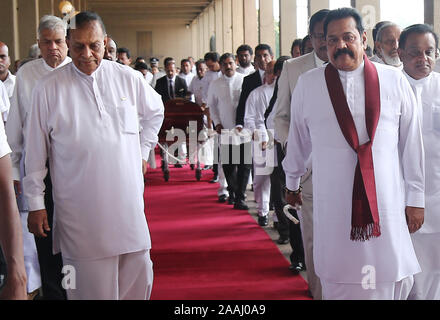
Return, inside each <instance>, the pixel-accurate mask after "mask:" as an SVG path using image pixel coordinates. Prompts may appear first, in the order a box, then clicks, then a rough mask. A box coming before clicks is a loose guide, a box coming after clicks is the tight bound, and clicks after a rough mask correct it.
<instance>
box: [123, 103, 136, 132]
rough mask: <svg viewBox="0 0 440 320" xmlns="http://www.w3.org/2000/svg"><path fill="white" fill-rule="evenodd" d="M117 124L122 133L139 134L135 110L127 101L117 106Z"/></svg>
mask: <svg viewBox="0 0 440 320" xmlns="http://www.w3.org/2000/svg"><path fill="white" fill-rule="evenodd" d="M118 114H119V124H120V127H121V131H122V133H126V134H138V133H139V118H138V114H137V108H136V106H135V105H132V104H130V103H129V102H128V101H127V102H126V103H122V104H121V105H119V106H118Z"/></svg>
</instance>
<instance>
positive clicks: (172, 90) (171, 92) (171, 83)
mask: <svg viewBox="0 0 440 320" xmlns="http://www.w3.org/2000/svg"><path fill="white" fill-rule="evenodd" d="M170 98H171V99H174V98H175V96H174V88H173V80H171V79H170Z"/></svg>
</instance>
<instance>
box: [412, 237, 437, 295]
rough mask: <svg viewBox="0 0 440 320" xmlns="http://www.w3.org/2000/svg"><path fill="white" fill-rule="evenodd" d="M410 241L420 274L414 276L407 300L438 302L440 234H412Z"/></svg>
mask: <svg viewBox="0 0 440 320" xmlns="http://www.w3.org/2000/svg"><path fill="white" fill-rule="evenodd" d="M411 239H412V242H413V245H414V250H415V252H416V255H417V259H418V260H419V264H420V267H421V268H422V272H421V273H418V274H416V275H414V286H413V288H412V290H411V293H410V295H409V297H408V299H409V300H440V247H439V243H440V233H429V234H423V233H413V234H411Z"/></svg>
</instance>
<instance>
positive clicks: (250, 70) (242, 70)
mask: <svg viewBox="0 0 440 320" xmlns="http://www.w3.org/2000/svg"><path fill="white" fill-rule="evenodd" d="M237 72H238V73H241V74H242V75H244V76H247V75H250V74H251V73H253V72H255V68H254V66H253V65H252V64H251V65H250V66H249V67H247V68H243V67H242V66H238V67H237Z"/></svg>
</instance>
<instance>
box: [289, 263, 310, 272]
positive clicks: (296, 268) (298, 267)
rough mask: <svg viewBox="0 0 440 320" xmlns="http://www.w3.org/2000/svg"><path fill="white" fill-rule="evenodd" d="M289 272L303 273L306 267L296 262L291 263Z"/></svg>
mask: <svg viewBox="0 0 440 320" xmlns="http://www.w3.org/2000/svg"><path fill="white" fill-rule="evenodd" d="M289 270H290V271H293V272H294V273H299V272H300V271H305V270H306V266H305V264H304V263H302V262H296V263H292V264H291V265H290V266H289Z"/></svg>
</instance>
